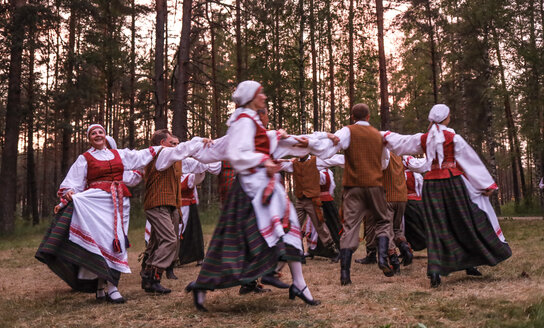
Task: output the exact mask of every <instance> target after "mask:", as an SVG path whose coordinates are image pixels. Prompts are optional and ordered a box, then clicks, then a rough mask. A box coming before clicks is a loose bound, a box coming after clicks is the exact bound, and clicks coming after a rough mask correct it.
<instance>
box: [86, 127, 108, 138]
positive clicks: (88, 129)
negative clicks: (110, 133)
mask: <svg viewBox="0 0 544 328" xmlns="http://www.w3.org/2000/svg"><path fill="white" fill-rule="evenodd" d="M96 128H100V129H102V131H104V133H106V129H104V127H103V126H102V125H100V124H91V125H89V127H88V128H87V138H88V137H89V133H91V130H94V129H96Z"/></svg>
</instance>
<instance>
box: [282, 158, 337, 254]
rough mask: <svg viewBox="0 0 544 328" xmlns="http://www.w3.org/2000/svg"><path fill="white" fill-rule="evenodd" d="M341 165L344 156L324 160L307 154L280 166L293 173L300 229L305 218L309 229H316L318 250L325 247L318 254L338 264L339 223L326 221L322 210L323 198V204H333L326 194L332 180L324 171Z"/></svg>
mask: <svg viewBox="0 0 544 328" xmlns="http://www.w3.org/2000/svg"><path fill="white" fill-rule="evenodd" d="M343 164H344V156H343V155H334V156H333V157H331V158H329V159H326V160H322V159H320V158H317V157H315V156H309V155H307V156H304V157H301V158H298V159H297V158H294V159H292V160H291V161H290V163H289V162H287V163H285V164H283V165H282V170H284V171H287V172H292V173H293V178H294V182H295V183H294V184H295V197H296V198H297V201H296V204H295V208H296V210H297V216H298V220H299V223H300V225H301V226H303V225H304V221H306V219H307V218H309V219H310V221H311V229H312V230H313V229H315V231H316V232H317V235H318V239H319V241H320V243H321V247H324V248H325V249H324V250H323V249H321V250H320V253H319V254H324V255H326V257H329V258H331V260H332V261H333V262H338V259H339V251H338V247H339V239H338V232H339V231H338V228H337V225H338V223H336V224H334V222H331V223H328V222H327V219H326V218H325V215H324V212H323V208H322V205H323V203H322V198H323V197H324V199H325V201H333V199H332V197H331V196H330V194H329V188H330V185H331V180H330V175H329V172H327V170H328V167H331V166H336V165H340V166H343ZM322 171H325V173H323V174H321V172H322ZM329 171H330V170H329ZM331 174H332V172H331ZM322 175H323V178H322ZM327 177H328V180H327ZM322 180H324V187H322V185H321V182H322ZM327 182H328V183H327ZM323 188H325V191H323V190H322V189H323ZM333 190H334V189H333ZM327 195H328V197H327ZM328 209H329V208H328ZM329 210H330V209H329ZM329 212H330V211H329ZM329 216H330V213H329ZM336 216H337V215H336ZM336 221H338V220H336ZM329 225H331V228H333V229H334V233H335V234H336V236H334V237H333V236H332V234H331V230H330V228H329ZM316 246H317V244H316ZM310 249H311V248H310Z"/></svg>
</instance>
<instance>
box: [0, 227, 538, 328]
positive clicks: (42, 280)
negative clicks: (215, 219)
mask: <svg viewBox="0 0 544 328" xmlns="http://www.w3.org/2000/svg"><path fill="white" fill-rule="evenodd" d="M501 226H502V229H503V231H504V234H505V236H506V237H507V239H508V241H509V243H510V246H511V248H512V252H513V256H512V257H511V258H510V259H508V260H507V261H505V262H503V263H501V264H499V265H498V266H496V267H481V268H480V270H481V271H482V272H483V277H469V276H466V275H465V273H464V272H457V273H453V274H451V275H450V276H448V277H445V278H443V279H442V285H441V286H440V287H439V288H437V289H430V288H429V280H428V279H427V278H426V274H425V272H426V252H425V251H423V252H417V253H416V258H415V261H414V263H413V264H412V265H411V266H408V267H402V272H401V274H400V275H397V276H395V277H393V278H386V277H385V276H383V274H381V272H380V271H379V269H378V267H377V266H376V265H370V266H369V265H366V266H363V265H361V264H357V263H352V281H353V284H352V285H351V286H340V283H339V275H340V273H339V272H340V265H339V264H331V263H330V262H329V261H327V260H325V259H317V258H316V259H314V260H308V263H307V264H306V265H305V266H304V267H303V269H304V273H305V277H306V281H307V283H308V286H309V288H311V291H312V293H313V295H314V297H315V298H317V299H320V300H322V302H323V303H322V305H320V306H317V307H310V306H307V305H305V304H304V303H303V302H302V301H301V300H299V299H297V300H295V301H291V300H289V299H288V297H287V290H279V289H272V291H271V292H269V293H265V294H259V295H256V294H250V295H243V296H240V295H239V294H238V288H230V289H226V290H218V291H215V292H211V293H208V296H207V300H206V306H207V307H208V309H209V310H210V312H209V313H207V314H204V313H200V312H197V311H195V309H194V307H193V304H192V298H191V295H189V294H186V293H184V291H183V289H184V287H185V286H186V285H187V283H189V282H190V281H191V280H194V279H195V278H196V276H197V274H198V270H199V268H198V267H195V266H194V264H191V265H186V266H183V267H181V268H177V269H176V274H177V276H178V277H179V280H166V279H165V280H164V281H163V283H164V285H165V286H167V287H169V288H171V289H172V290H173V292H172V293H171V294H169V295H165V296H155V295H150V294H146V293H145V292H144V291H143V290H142V289H141V288H140V277H139V274H138V273H139V267H140V265H139V263H138V255H139V253H140V252H141V251H142V250H143V247H144V243H143V228H142V227H131V231H130V240H131V241H132V245H133V246H132V248H131V249H130V250H129V262H130V265H131V268H132V270H133V273H132V274H126V275H123V276H122V278H121V282H120V291H121V292H122V293H123V295H124V296H125V298H126V299H127V303H126V304H121V305H112V304H107V303H97V302H96V301H95V297H94V295H92V294H83V293H79V292H73V291H71V290H70V288H69V287H68V286H67V285H66V284H65V283H64V282H62V281H61V280H60V279H59V278H58V277H57V276H56V275H54V274H53V273H52V272H51V271H50V270H49V269H48V268H47V267H46V266H45V265H44V264H42V263H41V262H38V261H37V260H36V259H35V258H34V252H35V251H36V248H37V246H38V245H39V242H40V240H41V238H42V233H41V232H40V233H38V232H37V231H36V232H34V233H33V234H31V235H26V236H24V237H10V238H4V239H2V240H0V263H1V265H0V293H1V297H0V326H1V327H52V326H55V327H237V328H238V327H420V328H421V327H544V257H543V256H542V254H543V253H544V245H543V243H544V235H543V233H542V232H543V231H544V220H542V219H540V220H510V219H507V220H502V221H501ZM204 228H205V232H206V239H207V240H209V238H210V236H211V231H212V230H213V224H212V223H206V224H205V226H204ZM44 229H45V227H44ZM362 249H363V247H360V248H359V250H358V251H357V252H356V254H355V255H354V258H359V257H362V256H363V250H362ZM289 277H290V275H289V270H288V269H287V268H284V269H283V278H282V279H283V280H284V281H286V282H289V281H290V278H289Z"/></svg>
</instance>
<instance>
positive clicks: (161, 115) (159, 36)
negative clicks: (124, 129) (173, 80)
mask: <svg viewBox="0 0 544 328" xmlns="http://www.w3.org/2000/svg"><path fill="white" fill-rule="evenodd" d="M155 10H156V13H157V17H156V24H155V81H154V82H155V83H154V84H155V129H156V130H159V129H166V128H167V127H168V121H167V120H168V117H167V115H166V95H165V92H164V78H165V76H164V25H165V23H166V0H155Z"/></svg>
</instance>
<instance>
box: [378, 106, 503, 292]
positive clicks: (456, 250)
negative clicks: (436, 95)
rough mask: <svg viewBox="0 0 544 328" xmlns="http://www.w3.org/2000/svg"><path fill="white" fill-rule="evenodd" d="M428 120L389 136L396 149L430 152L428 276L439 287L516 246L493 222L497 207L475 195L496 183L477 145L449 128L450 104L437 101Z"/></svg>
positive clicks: (426, 202)
mask: <svg viewBox="0 0 544 328" xmlns="http://www.w3.org/2000/svg"><path fill="white" fill-rule="evenodd" d="M429 121H430V122H431V124H430V126H429V131H428V132H427V133H424V134H422V133H418V134H415V135H411V136H405V135H400V134H397V133H391V132H389V131H388V132H385V133H384V139H385V142H386V144H387V147H388V148H389V149H390V150H391V151H393V152H395V153H397V154H421V153H425V154H426V157H427V164H426V165H427V168H426V170H428V171H429V172H428V173H427V174H426V175H425V178H424V183H423V205H424V211H425V215H424V218H425V222H426V229H427V256H428V264H427V275H428V276H429V278H430V279H431V287H438V286H439V285H440V283H441V280H440V276H441V275H448V274H449V273H451V272H454V271H459V270H469V271H467V273H468V274H478V273H479V272H478V271H477V270H476V272H474V273H473V272H471V271H472V270H474V267H476V266H479V265H490V266H494V265H496V264H498V263H500V262H502V261H504V260H506V259H507V258H509V257H510V256H511V255H512V251H511V250H510V247H509V246H508V244H507V243H506V242H504V239H501V237H500V234H499V232H500V231H499V232H497V231H495V229H494V228H493V225H492V224H491V220H492V218H490V216H491V215H493V216H494V212H493V213H491V212H492V211H493V209H492V208H487V209H482V208H480V207H479V206H478V204H476V203H474V202H473V201H472V200H471V198H470V193H475V194H478V195H479V197H480V198H482V197H483V198H488V196H489V195H491V193H492V192H493V191H494V190H496V189H497V185H496V184H495V182H494V181H493V178H492V177H491V175H490V174H489V172H488V171H487V169H486V168H485V166H484V164H483V163H482V161H481V160H480V158H479V157H478V155H477V154H476V152H475V151H474V149H472V147H470V145H468V144H467V142H466V141H465V140H464V139H463V138H462V137H461V136H460V135H458V134H456V133H455V131H454V130H453V129H450V128H448V124H449V123H450V110H449V108H448V107H447V106H446V105H443V104H439V105H435V106H433V108H432V109H431V111H430V113H429ZM471 188H472V191H471Z"/></svg>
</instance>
